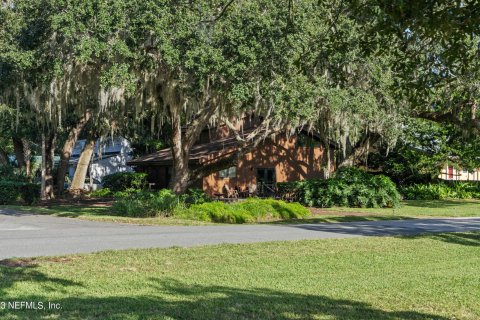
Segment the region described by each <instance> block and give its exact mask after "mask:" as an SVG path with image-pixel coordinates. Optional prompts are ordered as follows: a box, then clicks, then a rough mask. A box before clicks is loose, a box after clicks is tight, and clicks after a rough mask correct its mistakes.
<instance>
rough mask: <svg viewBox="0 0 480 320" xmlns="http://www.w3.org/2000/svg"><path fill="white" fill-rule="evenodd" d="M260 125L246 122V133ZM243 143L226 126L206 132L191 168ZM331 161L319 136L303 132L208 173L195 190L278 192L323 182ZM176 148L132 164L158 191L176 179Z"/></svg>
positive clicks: (212, 192)
mask: <svg viewBox="0 0 480 320" xmlns="http://www.w3.org/2000/svg"><path fill="white" fill-rule="evenodd" d="M254 127H255V125H254V123H245V122H244V123H243V134H244V135H246V134H248V133H249V132H251V130H253V129H254ZM236 148H237V141H236V138H235V137H234V136H233V134H232V132H231V131H230V130H229V129H228V128H227V127H225V126H221V127H216V128H206V129H205V130H204V131H203V132H202V133H201V136H200V139H199V140H198V142H197V143H196V144H195V145H194V146H193V147H192V149H191V151H190V160H189V161H190V163H189V165H190V167H191V168H195V167H198V166H202V165H206V164H209V163H212V162H215V161H218V160H219V159H221V158H222V157H226V156H228V155H230V154H232V153H233V152H236ZM325 162H326V157H325V152H324V149H323V147H322V146H321V143H320V139H319V137H318V136H316V135H314V134H311V133H308V132H306V131H302V132H300V133H298V134H295V135H287V134H285V133H284V134H279V135H277V136H275V137H273V138H269V139H266V140H265V141H264V142H263V143H261V144H260V145H259V146H258V147H257V148H256V149H254V150H253V151H251V152H249V153H247V154H245V155H244V156H243V157H242V158H241V159H240V160H239V161H238V164H237V165H236V166H234V167H231V168H227V169H224V170H221V171H219V172H216V173H213V174H211V175H208V176H206V177H204V178H203V179H202V181H198V182H197V183H196V185H195V186H194V187H198V188H202V189H203V190H204V191H206V192H207V193H208V194H210V195H220V194H222V193H224V191H225V186H226V187H228V188H229V189H230V190H233V189H236V190H238V191H240V192H246V191H247V190H249V188H252V186H254V187H255V189H257V190H258V191H259V192H266V191H268V190H273V189H274V188H275V187H276V183H277V182H288V181H297V180H302V179H311V178H323V177H324V176H325V175H326V172H325V168H326V165H325ZM172 164H173V161H172V153H171V150H170V148H167V149H163V150H160V151H157V152H155V153H152V154H149V155H146V156H143V157H140V158H137V159H135V160H132V161H129V162H128V165H131V166H133V167H134V169H135V171H138V172H146V173H148V179H149V182H150V183H154V184H155V185H156V188H166V187H168V185H169V182H170V179H171V176H172Z"/></svg>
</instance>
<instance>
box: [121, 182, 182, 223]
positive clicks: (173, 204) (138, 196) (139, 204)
mask: <svg viewBox="0 0 480 320" xmlns="http://www.w3.org/2000/svg"><path fill="white" fill-rule="evenodd" d="M115 197H116V199H115V201H114V202H113V210H114V211H115V212H116V213H117V214H119V215H122V216H128V217H156V216H170V215H172V213H173V211H174V209H175V208H177V207H182V208H184V207H185V200H184V197H180V196H177V195H175V194H174V193H173V192H172V191H171V190H169V189H162V190H160V191H159V192H148V191H141V190H140V191H131V190H130V191H124V192H118V193H116V194H115Z"/></svg>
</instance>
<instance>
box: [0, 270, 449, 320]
mask: <svg viewBox="0 0 480 320" xmlns="http://www.w3.org/2000/svg"><path fill="white" fill-rule="evenodd" d="M145 286H148V287H150V289H152V290H151V292H152V294H150V295H143V296H134V295H132V294H130V295H125V296H110V297H108V296H106V297H98V296H92V297H82V296H79V297H68V298H64V299H61V300H56V301H54V302H55V303H59V304H60V305H61V306H62V310H60V311H46V310H44V311H32V310H29V311H15V314H14V319H29V320H30V319H41V318H45V317H48V316H51V317H59V318H61V319H67V320H68V319H126V318H128V319H278V320H286V319H314V318H315V319H316V318H328V319H355V320H362V319H385V320H389V319H392V320H393V319H437V320H444V319H447V318H445V317H442V316H439V315H435V314H429V313H422V312H417V311H408V310H405V311H386V310H381V309H378V308H375V307H373V306H372V305H370V304H368V303H364V302H360V301H354V300H348V299H334V298H331V297H327V296H322V295H307V294H295V293H287V292H282V291H276V290H270V289H259V288H257V289H239V288H233V287H226V286H203V285H186V284H184V283H181V282H178V281H174V280H164V279H159V278H151V279H149V281H148V282H147V283H145ZM18 299H21V300H22V301H42V299H43V300H45V298H44V297H39V296H22V297H18ZM7 312H8V311H5V310H3V311H2V310H0V317H1V316H2V315H7ZM10 312H11V311H10ZM12 318H13V317H12Z"/></svg>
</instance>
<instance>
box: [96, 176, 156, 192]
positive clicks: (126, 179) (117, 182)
mask: <svg viewBox="0 0 480 320" xmlns="http://www.w3.org/2000/svg"><path fill="white" fill-rule="evenodd" d="M147 184H148V181H147V174H146V173H142V172H117V173H114V174H110V175H108V176H106V177H105V178H103V187H104V188H108V189H109V190H110V191H112V192H117V191H125V190H127V189H137V190H142V189H145V188H146V186H147Z"/></svg>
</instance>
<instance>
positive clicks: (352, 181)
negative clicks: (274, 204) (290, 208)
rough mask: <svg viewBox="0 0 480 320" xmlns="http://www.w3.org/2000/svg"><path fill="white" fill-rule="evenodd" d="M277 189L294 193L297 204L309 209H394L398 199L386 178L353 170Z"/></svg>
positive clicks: (350, 168)
mask: <svg viewBox="0 0 480 320" xmlns="http://www.w3.org/2000/svg"><path fill="white" fill-rule="evenodd" d="M280 186H281V188H283V189H285V190H289V192H293V193H295V195H296V197H297V198H298V200H299V201H300V203H303V204H305V205H308V206H312V207H322V208H325V207H332V206H342V207H361V208H376V207H396V206H398V205H399V204H400V199H401V197H400V194H399V193H398V191H397V188H396V186H395V184H394V183H393V182H392V181H391V180H390V179H389V178H388V177H386V176H383V175H372V174H369V173H366V172H365V171H362V170H360V169H357V168H353V167H349V168H342V169H340V170H338V171H337V172H336V173H335V175H334V176H333V177H332V178H330V179H327V180H304V181H297V182H293V183H281V184H280Z"/></svg>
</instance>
